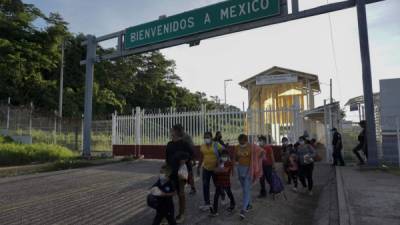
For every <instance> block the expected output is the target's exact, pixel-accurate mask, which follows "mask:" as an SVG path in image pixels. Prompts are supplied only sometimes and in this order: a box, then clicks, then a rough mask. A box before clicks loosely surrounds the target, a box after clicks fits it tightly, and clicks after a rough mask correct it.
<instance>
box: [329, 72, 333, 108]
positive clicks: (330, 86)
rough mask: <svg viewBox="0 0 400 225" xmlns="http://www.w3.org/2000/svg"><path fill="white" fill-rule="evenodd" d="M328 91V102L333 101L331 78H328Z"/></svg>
mask: <svg viewBox="0 0 400 225" xmlns="http://www.w3.org/2000/svg"><path fill="white" fill-rule="evenodd" d="M329 91H330V95H329V96H330V103H331V104H332V103H333V98H332V78H331V79H329Z"/></svg>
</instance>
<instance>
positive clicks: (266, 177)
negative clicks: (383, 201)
mask: <svg viewBox="0 0 400 225" xmlns="http://www.w3.org/2000/svg"><path fill="white" fill-rule="evenodd" d="M271 179H272V166H264V165H263V176H262V177H260V186H261V190H260V195H266V194H267V191H266V188H265V181H267V183H268V184H269V186H270V189H271Z"/></svg>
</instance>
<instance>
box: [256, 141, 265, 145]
mask: <svg viewBox="0 0 400 225" xmlns="http://www.w3.org/2000/svg"><path fill="white" fill-rule="evenodd" d="M257 144H258V146H264V145H265V143H264V142H263V141H259V142H258V143H257Z"/></svg>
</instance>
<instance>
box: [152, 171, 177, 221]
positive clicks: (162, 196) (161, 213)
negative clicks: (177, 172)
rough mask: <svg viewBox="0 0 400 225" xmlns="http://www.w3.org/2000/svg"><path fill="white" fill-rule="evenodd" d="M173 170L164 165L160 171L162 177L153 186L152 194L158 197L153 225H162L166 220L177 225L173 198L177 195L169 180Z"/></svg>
mask: <svg viewBox="0 0 400 225" xmlns="http://www.w3.org/2000/svg"><path fill="white" fill-rule="evenodd" d="M170 175H171V170H170V169H169V167H168V166H166V165H164V166H162V167H161V170H160V177H159V179H158V181H157V182H156V183H155V184H154V185H153V188H152V189H151V194H152V195H154V196H156V197H157V207H156V211H157V214H156V217H155V218H154V221H153V225H160V223H161V221H162V220H163V219H164V218H166V219H167V221H168V224H169V225H176V221H175V216H174V201H173V199H172V198H173V196H174V195H175V194H176V192H175V188H174V185H173V183H172V181H171V180H170V179H169V176H170Z"/></svg>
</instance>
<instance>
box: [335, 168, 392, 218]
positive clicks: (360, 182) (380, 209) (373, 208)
mask: <svg viewBox="0 0 400 225" xmlns="http://www.w3.org/2000/svg"><path fill="white" fill-rule="evenodd" d="M339 169H340V171H339V172H340V173H339V174H341V176H340V177H341V178H342V189H343V190H344V191H343V193H344V198H343V201H344V203H345V204H344V205H343V207H345V209H344V210H346V211H347V212H348V213H349V215H348V217H349V218H348V224H351V225H376V224H379V225H400V176H396V175H393V174H389V173H387V172H383V171H378V170H367V169H359V168H358V167H340V168H339Z"/></svg>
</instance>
